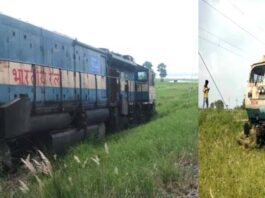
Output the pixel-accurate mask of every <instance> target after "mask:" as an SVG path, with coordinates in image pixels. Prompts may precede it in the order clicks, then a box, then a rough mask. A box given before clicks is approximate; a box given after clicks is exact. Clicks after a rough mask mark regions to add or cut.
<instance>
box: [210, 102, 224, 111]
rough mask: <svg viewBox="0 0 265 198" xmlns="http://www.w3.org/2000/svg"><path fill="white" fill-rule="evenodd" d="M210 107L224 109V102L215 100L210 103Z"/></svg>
mask: <svg viewBox="0 0 265 198" xmlns="http://www.w3.org/2000/svg"><path fill="white" fill-rule="evenodd" d="M210 108H213V109H219V110H220V109H224V103H223V101H222V100H217V101H215V102H212V103H211V104H210Z"/></svg>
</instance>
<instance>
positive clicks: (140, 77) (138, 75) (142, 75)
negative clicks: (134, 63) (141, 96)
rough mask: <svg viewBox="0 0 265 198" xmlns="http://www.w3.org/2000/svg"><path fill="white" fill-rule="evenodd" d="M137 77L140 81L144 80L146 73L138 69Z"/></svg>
mask: <svg viewBox="0 0 265 198" xmlns="http://www.w3.org/2000/svg"><path fill="white" fill-rule="evenodd" d="M137 79H138V80H140V81H146V80H147V74H146V72H144V71H140V72H138V73H137Z"/></svg>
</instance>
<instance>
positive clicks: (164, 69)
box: [143, 61, 167, 81]
mask: <svg viewBox="0 0 265 198" xmlns="http://www.w3.org/2000/svg"><path fill="white" fill-rule="evenodd" d="M143 66H144V67H146V68H148V69H150V70H153V64H152V63H151V62H149V61H145V62H144V64H143ZM157 71H158V73H159V76H160V81H164V78H165V77H166V76H167V66H166V65H165V64H164V63H160V64H158V65H157Z"/></svg>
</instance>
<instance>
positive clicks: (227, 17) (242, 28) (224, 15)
mask: <svg viewBox="0 0 265 198" xmlns="http://www.w3.org/2000/svg"><path fill="white" fill-rule="evenodd" d="M201 1H203V2H204V3H206V4H207V5H208V6H209V7H210V8H212V9H213V10H215V11H216V12H218V13H219V14H220V15H222V16H223V17H225V18H226V19H227V20H229V21H231V22H232V23H233V24H234V25H236V26H237V27H238V28H240V29H241V30H243V31H244V32H246V33H248V34H249V35H250V36H251V37H253V38H254V39H255V40H257V41H258V42H259V43H261V44H263V45H264V46H265V42H263V41H262V40H260V39H259V38H258V37H256V36H255V35H254V34H252V33H251V32H250V31H248V30H247V29H246V28H244V27H242V26H241V25H239V24H238V23H237V22H236V21H234V20H233V19H231V18H230V17H229V16H227V15H226V14H224V13H223V12H222V11H220V10H219V9H217V8H216V7H214V6H213V5H212V4H210V3H209V2H208V1H206V0H201Z"/></svg>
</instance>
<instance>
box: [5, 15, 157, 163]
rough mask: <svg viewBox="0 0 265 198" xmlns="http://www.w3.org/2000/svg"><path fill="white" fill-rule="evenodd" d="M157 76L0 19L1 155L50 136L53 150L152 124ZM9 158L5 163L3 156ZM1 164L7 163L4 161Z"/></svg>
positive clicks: (121, 58)
mask: <svg viewBox="0 0 265 198" xmlns="http://www.w3.org/2000/svg"><path fill="white" fill-rule="evenodd" d="M154 108H155V92H154V73H153V72H152V71H151V70H149V69H147V68H145V67H143V66H141V65H138V64H136V63H135V62H134V60H133V58H132V57H131V56H129V55H120V54H117V53H113V52H110V51H109V50H108V49H104V48H100V49H99V48H95V47H92V46H89V45H87V44H84V43H81V42H79V41H77V40H76V39H75V40H74V39H71V38H69V37H67V36H64V35H61V34H58V33H54V32H51V31H48V30H45V29H43V28H40V27H36V26H34V25H31V24H29V23H25V22H22V21H20V20H17V19H14V18H11V17H8V16H5V15H2V14H0V149H1V151H2V153H5V155H6V154H7V153H12V152H10V149H11V150H12V148H13V147H12V145H13V144H16V145H17V144H18V143H17V142H20V141H22V140H24V139H31V138H35V137H36V136H37V137H44V136H45V137H48V139H49V143H50V145H51V146H52V149H54V151H55V152H62V151H64V150H65V147H66V146H68V145H71V144H73V143H75V142H78V141H80V140H81V139H82V138H84V137H86V136H91V134H96V135H97V136H102V135H104V134H105V127H106V128H107V130H111V129H114V130H118V129H121V128H124V127H126V126H127V125H128V124H129V123H130V122H136V123H139V122H141V121H142V120H146V119H148V118H150V117H151V116H152V114H153V112H154ZM8 159H9V158H8ZM3 161H4V163H5V164H6V165H8V164H9V163H10V161H9V160H3Z"/></svg>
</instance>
